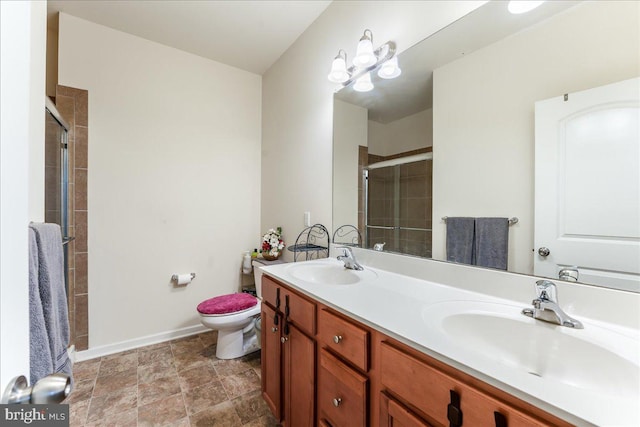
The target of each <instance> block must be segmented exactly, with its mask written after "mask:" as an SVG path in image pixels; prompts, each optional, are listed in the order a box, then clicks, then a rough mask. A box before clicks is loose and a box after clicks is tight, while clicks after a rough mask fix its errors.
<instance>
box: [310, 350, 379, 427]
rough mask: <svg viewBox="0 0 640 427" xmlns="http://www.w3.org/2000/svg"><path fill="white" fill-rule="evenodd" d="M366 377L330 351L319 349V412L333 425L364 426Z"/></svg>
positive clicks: (334, 426) (338, 426) (365, 418)
mask: <svg viewBox="0 0 640 427" xmlns="http://www.w3.org/2000/svg"><path fill="white" fill-rule="evenodd" d="M367 382H368V380H367V377H365V376H364V375H362V374H360V373H358V372H356V371H355V370H353V369H351V368H349V367H348V366H347V365H345V364H344V363H342V362H341V361H340V360H338V359H337V358H335V357H334V356H332V355H331V354H330V353H329V352H328V351H326V350H321V351H320V367H319V368H318V413H319V415H320V417H321V418H322V419H325V420H327V422H328V423H329V424H330V425H331V426H333V427H357V426H362V427H365V426H366V425H367V424H366V422H367V416H366V414H367V397H368V396H367Z"/></svg>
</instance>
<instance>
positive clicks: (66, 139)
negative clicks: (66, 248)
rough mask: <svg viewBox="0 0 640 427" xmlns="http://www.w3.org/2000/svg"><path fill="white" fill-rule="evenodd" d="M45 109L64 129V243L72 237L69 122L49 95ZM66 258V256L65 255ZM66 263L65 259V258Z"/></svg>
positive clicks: (61, 157)
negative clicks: (70, 233)
mask: <svg viewBox="0 0 640 427" xmlns="http://www.w3.org/2000/svg"><path fill="white" fill-rule="evenodd" d="M45 110H46V112H48V113H49V114H51V117H53V119H54V120H55V121H56V122H58V124H59V125H60V126H61V127H62V129H64V132H63V133H62V140H61V141H59V142H60V183H59V184H60V199H61V200H60V222H61V224H60V229H61V232H62V244H63V245H66V244H67V243H69V242H70V241H72V240H73V239H74V238H73V237H69V124H68V123H67V122H66V121H65V120H64V119H63V118H62V115H61V114H60V112H59V111H58V109H57V108H56V106H55V104H54V103H53V101H51V99H49V97H45ZM65 258H66V256H65ZM65 263H66V260H65Z"/></svg>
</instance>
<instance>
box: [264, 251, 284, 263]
mask: <svg viewBox="0 0 640 427" xmlns="http://www.w3.org/2000/svg"><path fill="white" fill-rule="evenodd" d="M281 253H282V251H278V253H277V254H276V255H269V253H268V252H266V253H265V252H263V253H262V258H264V259H266V260H267V261H275V260H277V259H278V258H280V254H281Z"/></svg>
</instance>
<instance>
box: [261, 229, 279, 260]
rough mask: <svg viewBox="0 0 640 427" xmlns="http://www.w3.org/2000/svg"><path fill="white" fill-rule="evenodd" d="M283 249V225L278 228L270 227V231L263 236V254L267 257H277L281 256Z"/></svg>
mask: <svg viewBox="0 0 640 427" xmlns="http://www.w3.org/2000/svg"><path fill="white" fill-rule="evenodd" d="M282 249H284V240H282V227H278V228H277V229H276V230H274V229H273V228H270V229H269V231H267V233H266V234H265V235H264V236H262V256H263V257H264V258H265V259H269V258H271V259H276V258H278V257H279V256H280V251H281V250H282Z"/></svg>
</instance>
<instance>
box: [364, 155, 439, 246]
mask: <svg viewBox="0 0 640 427" xmlns="http://www.w3.org/2000/svg"><path fill="white" fill-rule="evenodd" d="M432 171H433V153H432V152H425V153H420V154H414V155H407V156H403V157H398V158H393V159H389V160H382V161H377V160H376V156H375V155H370V158H369V165H368V166H366V167H365V168H364V170H363V188H364V197H365V200H364V208H365V212H364V215H363V216H364V222H365V223H364V224H363V225H364V226H363V227H361V228H363V229H364V243H365V247H367V248H373V247H374V246H375V245H376V244H379V243H386V244H385V245H384V250H385V251H390V252H399V253H404V254H409V255H416V256H421V257H428V258H431V224H432V214H431V211H432V209H431V203H432Z"/></svg>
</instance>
